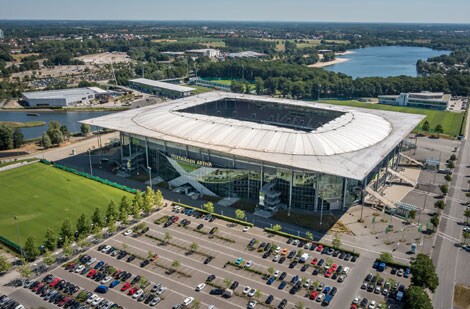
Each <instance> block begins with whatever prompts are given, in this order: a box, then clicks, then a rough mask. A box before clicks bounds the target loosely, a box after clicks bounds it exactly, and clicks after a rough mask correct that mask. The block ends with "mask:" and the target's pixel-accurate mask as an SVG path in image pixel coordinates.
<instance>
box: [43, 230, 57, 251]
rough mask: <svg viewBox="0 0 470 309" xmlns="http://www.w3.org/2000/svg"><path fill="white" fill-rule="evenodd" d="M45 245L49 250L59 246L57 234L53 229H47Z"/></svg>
mask: <svg viewBox="0 0 470 309" xmlns="http://www.w3.org/2000/svg"><path fill="white" fill-rule="evenodd" d="M44 247H46V249H47V250H49V251H53V250H55V248H57V236H56V234H55V232H54V230H53V229H50V228H48V229H47V231H46V237H45V240H44Z"/></svg>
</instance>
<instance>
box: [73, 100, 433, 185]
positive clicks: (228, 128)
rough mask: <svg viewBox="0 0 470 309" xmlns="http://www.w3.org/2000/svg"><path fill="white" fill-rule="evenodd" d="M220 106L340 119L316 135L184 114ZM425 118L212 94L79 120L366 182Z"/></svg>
mask: <svg viewBox="0 0 470 309" xmlns="http://www.w3.org/2000/svg"><path fill="white" fill-rule="evenodd" d="M223 100H238V101H253V102H256V103H258V104H263V102H264V103H269V104H273V103H274V104H281V105H283V106H286V105H291V106H296V107H304V108H314V109H318V110H321V111H325V110H326V111H328V110H329V111H336V112H341V113H339V114H340V116H338V117H336V118H334V119H333V120H331V121H329V122H327V123H325V124H323V125H321V126H319V127H317V128H316V129H313V130H311V131H305V130H297V129H295V128H288V127H283V126H277V125H275V124H273V122H271V123H260V122H253V121H246V120H239V119H234V118H230V117H220V116H212V115H203V114H195V113H188V112H182V110H187V108H191V107H194V106H198V105H203V104H205V103H208V102H214V101H223ZM337 114H338V113H337ZM424 117H425V116H424V115H416V114H405V113H396V112H389V111H382V110H375V109H370V110H369V109H361V108H354V107H346V106H335V105H328V104H321V103H315V102H303V101H294V100H287V99H279V98H272V97H261V96H254V95H240V94H235V93H227V92H208V93H204V94H201V95H197V96H191V97H187V98H183V99H179V100H175V101H171V102H169V103H165V104H159V105H157V106H148V107H142V108H139V109H133V110H129V111H125V112H120V113H114V114H110V115H106V116H103V117H98V118H93V119H88V120H84V121H82V122H83V123H87V124H90V125H94V126H98V127H103V128H109V129H113V130H118V131H122V132H126V133H131V134H136V135H140V136H145V137H148V138H154V139H160V140H166V141H171V142H176V143H181V144H186V145H191V146H195V147H202V148H205V149H210V150H213V151H219V152H223V153H228V154H232V155H235V156H238V157H244V158H248V159H251V160H256V161H263V162H265V163H266V164H269V163H271V164H276V165H281V166H285V167H290V168H294V169H298V170H308V171H315V172H321V173H325V174H332V175H338V176H342V177H348V178H353V179H358V180H362V179H364V177H365V176H366V175H367V174H368V173H369V172H370V171H371V170H372V169H373V168H375V167H376V166H377V164H378V163H379V162H380V161H381V160H382V159H383V158H384V157H385V156H386V155H387V154H388V153H390V152H391V151H392V150H393V149H394V147H396V146H397V145H398V144H399V143H400V142H401V141H402V140H403V139H404V138H405V137H406V136H407V135H408V134H409V133H410V132H411V131H412V130H413V129H414V128H415V127H416V126H417V125H418V124H419V122H420V121H421V120H422V119H423V118H424Z"/></svg>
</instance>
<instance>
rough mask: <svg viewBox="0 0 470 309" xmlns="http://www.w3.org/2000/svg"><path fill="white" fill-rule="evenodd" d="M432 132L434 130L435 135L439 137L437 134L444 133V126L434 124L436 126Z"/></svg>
mask: <svg viewBox="0 0 470 309" xmlns="http://www.w3.org/2000/svg"><path fill="white" fill-rule="evenodd" d="M434 132H436V133H437V137H439V134H442V133H444V128H443V127H442V125H440V124H438V125H436V127H435V128H434Z"/></svg>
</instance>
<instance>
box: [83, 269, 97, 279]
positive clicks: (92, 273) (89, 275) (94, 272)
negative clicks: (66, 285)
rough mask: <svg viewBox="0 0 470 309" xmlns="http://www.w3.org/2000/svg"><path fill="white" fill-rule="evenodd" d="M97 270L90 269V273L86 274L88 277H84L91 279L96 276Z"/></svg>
mask: <svg viewBox="0 0 470 309" xmlns="http://www.w3.org/2000/svg"><path fill="white" fill-rule="evenodd" d="M96 272H97V270H96V269H92V270H90V272H89V273H88V275H86V276H87V277H88V278H91V277H93V275H94V274H96Z"/></svg>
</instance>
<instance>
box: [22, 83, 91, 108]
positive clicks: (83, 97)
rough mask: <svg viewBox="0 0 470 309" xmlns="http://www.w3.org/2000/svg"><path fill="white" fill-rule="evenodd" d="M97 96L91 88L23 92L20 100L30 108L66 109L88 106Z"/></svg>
mask: <svg viewBox="0 0 470 309" xmlns="http://www.w3.org/2000/svg"><path fill="white" fill-rule="evenodd" d="M96 94H97V92H96V91H94V90H93V89H91V88H75V89H61V90H48V91H33V92H23V93H22V100H23V101H24V102H26V104H27V105H28V106H31V107H68V106H74V105H79V104H85V105H86V104H90V103H91V101H93V100H94V99H95V95H96Z"/></svg>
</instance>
